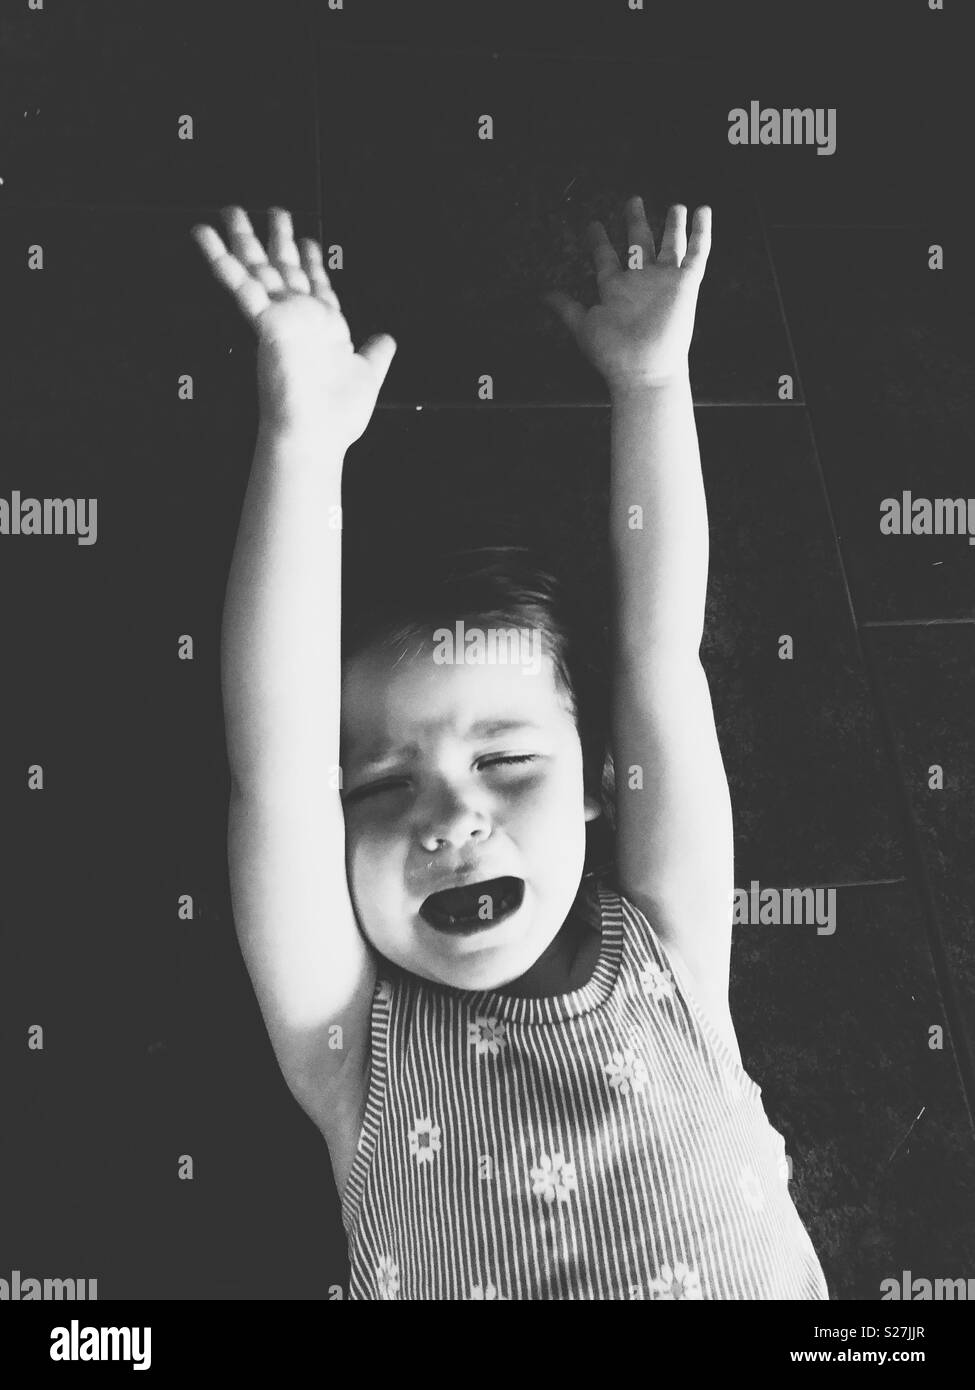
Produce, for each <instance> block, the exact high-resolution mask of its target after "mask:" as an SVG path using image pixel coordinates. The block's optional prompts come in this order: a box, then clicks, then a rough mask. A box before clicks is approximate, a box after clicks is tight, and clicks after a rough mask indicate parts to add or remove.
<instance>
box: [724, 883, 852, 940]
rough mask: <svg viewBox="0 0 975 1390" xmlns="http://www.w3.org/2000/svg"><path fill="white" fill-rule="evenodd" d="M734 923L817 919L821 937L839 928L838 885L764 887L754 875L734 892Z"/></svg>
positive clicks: (772, 923)
mask: <svg viewBox="0 0 975 1390" xmlns="http://www.w3.org/2000/svg"><path fill="white" fill-rule="evenodd" d="M732 910H733V914H734V915H733V916H732V925H733V926H736V927H737V926H742V925H746V926H747V925H752V926H763V927H765V926H775V927H778V926H787V927H788V926H794V925H797V924H798V925H800V926H803V925H811V924H812V923H814V922H815V924H816V934H817V935H818V936H832V935H833V933H834V932H835V931H836V889H835V888H762V887H761V886H760V885H759V882H758V879H757V878H753V879H752V881H751V883H750V884H749V886H748V888H747V889H746V888H736V889H735V890H734V892H733V893H732Z"/></svg>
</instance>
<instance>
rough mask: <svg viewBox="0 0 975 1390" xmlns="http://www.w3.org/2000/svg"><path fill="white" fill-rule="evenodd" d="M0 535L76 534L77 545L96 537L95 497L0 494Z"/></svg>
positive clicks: (96, 505) (17, 493)
mask: <svg viewBox="0 0 975 1390" xmlns="http://www.w3.org/2000/svg"><path fill="white" fill-rule="evenodd" d="M0 536H77V538H78V544H79V545H94V544H95V542H96V541H97V539H98V498H97V497H22V496H21V494H20V492H19V491H18V490H17V489H16V488H15V489H14V491H13V492H11V494H10V500H9V501H8V500H7V498H6V497H0Z"/></svg>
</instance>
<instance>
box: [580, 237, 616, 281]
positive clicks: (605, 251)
mask: <svg viewBox="0 0 975 1390" xmlns="http://www.w3.org/2000/svg"><path fill="white" fill-rule="evenodd" d="M586 235H587V237H588V240H589V245H590V247H591V249H592V258H593V260H594V261H595V263H596V284H597V285H599V286H600V288H602V284H603V281H604V280H605V279H606V278H607V277H608V276H610V275H613V274H615V273H616V271H618V270H619V269H620V260H619V256H617V254H616V252H615V251H614V250H613V243H612V242H611V241H610V239H609V237H608V236H607V235H606V228H605V227H604V226H603V224H602V223H601V222H590V223H589V226H588V228H587V229H586Z"/></svg>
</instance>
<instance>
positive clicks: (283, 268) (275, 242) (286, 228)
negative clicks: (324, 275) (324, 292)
mask: <svg viewBox="0 0 975 1390" xmlns="http://www.w3.org/2000/svg"><path fill="white" fill-rule="evenodd" d="M268 222H269V229H268V237H267V248H268V252H269V254H270V259H271V263H272V264H273V265H274V266H275V268H276V269H277V270H278V272H279V273H280V275H281V278H282V280H283V281H284V283H285V284H286V285H287V287H288V289H289V290H297V291H299V292H300V293H301V294H311V285H310V283H309V281H308V276H307V275H306V274H305V272H304V270H303V269H302V267H301V260H300V258H299V256H298V248H297V246H296V245H295V232H294V224H293V223H292V221H291V214H290V212H288V211H287V209H286V208H269V209H268Z"/></svg>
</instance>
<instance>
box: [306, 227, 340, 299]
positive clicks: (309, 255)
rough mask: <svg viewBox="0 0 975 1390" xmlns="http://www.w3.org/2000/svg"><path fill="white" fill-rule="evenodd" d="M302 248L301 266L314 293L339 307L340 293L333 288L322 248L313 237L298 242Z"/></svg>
mask: <svg viewBox="0 0 975 1390" xmlns="http://www.w3.org/2000/svg"><path fill="white" fill-rule="evenodd" d="M298 245H299V247H300V249H301V266H302V269H303V270H304V272H305V274H306V275H307V276H308V280H309V282H310V284H311V288H312V293H313V294H315V295H317V296H318V298H319V299H321V300H323V301H324V302H325V303H326V304H331V305H333V306H334V307H335V308H336V309H337V308H338V304H339V299H338V295H337V294H336V293H335V291H334V290H333V289H332V282H331V281H330V280H329V278H328V275H327V273H326V270H325V266H324V264H323V262H322V248H321V247H320V246H319V244H318V242H317V241H315V240H314V239H313V238H312V237H308V236H306V237H302V238H301V240H300V242H299V243H298Z"/></svg>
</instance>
